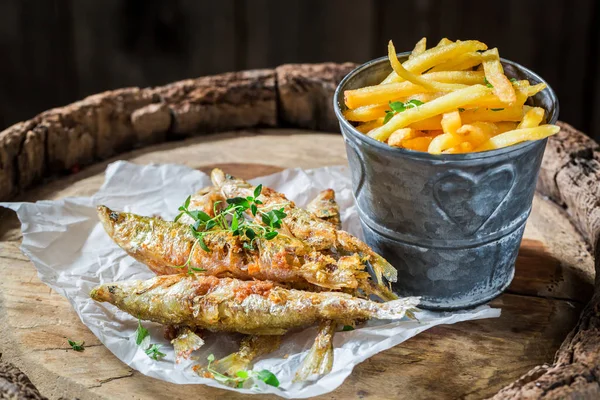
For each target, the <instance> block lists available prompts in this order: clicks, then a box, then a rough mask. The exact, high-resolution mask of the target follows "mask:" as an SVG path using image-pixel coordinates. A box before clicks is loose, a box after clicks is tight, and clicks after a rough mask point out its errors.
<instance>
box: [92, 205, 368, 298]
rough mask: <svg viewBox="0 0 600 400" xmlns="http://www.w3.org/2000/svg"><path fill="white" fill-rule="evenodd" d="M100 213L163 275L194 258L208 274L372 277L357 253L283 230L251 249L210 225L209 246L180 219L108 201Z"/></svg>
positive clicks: (325, 280) (327, 281) (329, 282)
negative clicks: (325, 247) (326, 247)
mask: <svg viewBox="0 0 600 400" xmlns="http://www.w3.org/2000/svg"><path fill="white" fill-rule="evenodd" d="M98 216H99V218H100V220H101V221H102V224H103V225H104V229H105V230H106V232H107V233H108V235H109V236H110V237H111V238H112V239H113V240H114V241H115V242H116V243H117V244H118V245H119V246H120V247H121V248H122V249H124V250H125V251H126V252H127V253H128V254H129V255H131V256H132V257H134V258H135V259H136V260H138V261H140V262H142V263H144V264H146V265H148V266H149V267H150V269H151V270H152V271H154V272H155V273H156V274H158V275H169V274H177V273H180V272H182V266H184V265H185V264H186V263H189V266H190V267H194V268H200V269H203V270H204V271H205V273H206V274H207V275H213V276H233V277H236V278H239V279H260V280H273V281H276V282H283V283H306V282H308V283H311V284H314V285H318V286H321V287H325V288H328V289H336V290H337V289H342V288H352V289H355V288H357V287H358V281H359V280H366V279H367V277H368V273H367V272H365V271H363V269H364V266H363V265H361V263H360V260H358V259H356V258H355V257H353V256H346V257H342V258H340V259H339V260H336V259H334V258H333V257H331V256H329V255H326V254H323V253H320V252H317V251H313V250H312V249H311V248H310V246H307V245H306V244H305V243H304V242H302V241H301V240H299V239H296V238H294V237H291V236H287V235H284V234H280V235H278V236H277V237H275V238H274V239H272V240H265V239H257V240H256V242H255V247H256V248H257V250H252V251H251V250H247V249H244V247H243V242H242V241H241V239H240V237H239V236H233V234H232V233H231V232H228V231H214V232H212V231H211V232H208V233H207V234H206V235H205V236H204V243H205V244H206V246H207V247H208V248H209V249H210V252H207V251H205V250H204V249H202V247H201V246H198V245H197V239H196V238H195V237H194V236H193V234H192V231H191V229H190V227H189V226H187V225H184V224H180V223H178V222H171V221H165V220H163V219H160V218H152V217H142V216H139V215H136V214H131V213H122V212H117V211H113V210H110V209H109V208H107V207H104V206H100V207H98Z"/></svg>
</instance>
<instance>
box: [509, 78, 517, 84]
mask: <svg viewBox="0 0 600 400" xmlns="http://www.w3.org/2000/svg"><path fill="white" fill-rule="evenodd" d="M509 81H511V82H512V83H517V82H519V81H518V80H517V78H510V79H509Z"/></svg>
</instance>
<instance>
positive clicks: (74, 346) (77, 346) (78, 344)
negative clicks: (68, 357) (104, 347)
mask: <svg viewBox="0 0 600 400" xmlns="http://www.w3.org/2000/svg"><path fill="white" fill-rule="evenodd" d="M67 341H68V342H69V345H70V346H71V348H72V349H73V350H75V351H83V350H85V348H84V347H83V345H84V344H85V342H84V341H83V340H82V341H81V342H75V341H73V340H71V339H67Z"/></svg>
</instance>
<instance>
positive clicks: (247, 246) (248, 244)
mask: <svg viewBox="0 0 600 400" xmlns="http://www.w3.org/2000/svg"><path fill="white" fill-rule="evenodd" d="M242 246H243V247H244V248H245V249H246V250H250V251H252V250H254V246H252V242H250V243H248V242H244V243H243V244H242Z"/></svg>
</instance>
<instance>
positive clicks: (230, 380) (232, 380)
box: [206, 354, 279, 388]
mask: <svg viewBox="0 0 600 400" xmlns="http://www.w3.org/2000/svg"><path fill="white" fill-rule="evenodd" d="M206 359H207V360H208V365H207V366H206V370H207V371H208V372H210V373H211V374H212V376H213V378H214V380H216V381H217V382H220V383H222V384H224V385H229V386H233V387H236V388H242V387H243V386H244V382H246V381H247V380H249V379H256V380H261V381H263V382H264V383H266V384H267V385H271V386H274V387H279V379H277V377H276V376H275V374H274V373H272V372H271V371H269V370H267V369H263V370H261V371H258V372H256V371H246V370H239V371H237V372H236V373H235V376H227V375H224V374H222V373H220V372H219V371H216V370H215V369H214V368H213V367H212V363H213V362H214V361H215V356H214V355H213V354H210V355H209V356H208V357H207V358H206Z"/></svg>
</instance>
